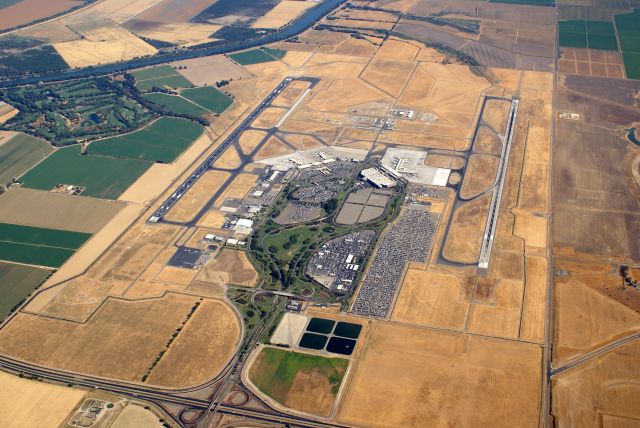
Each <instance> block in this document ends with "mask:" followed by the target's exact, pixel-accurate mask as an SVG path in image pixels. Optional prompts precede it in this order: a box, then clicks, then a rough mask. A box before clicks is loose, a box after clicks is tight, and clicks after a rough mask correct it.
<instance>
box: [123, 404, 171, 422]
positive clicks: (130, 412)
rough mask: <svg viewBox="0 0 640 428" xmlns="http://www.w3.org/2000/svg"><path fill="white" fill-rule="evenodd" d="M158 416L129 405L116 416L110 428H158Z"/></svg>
mask: <svg viewBox="0 0 640 428" xmlns="http://www.w3.org/2000/svg"><path fill="white" fill-rule="evenodd" d="M158 419H159V418H158V416H157V415H156V414H155V413H154V412H153V411H151V410H147V409H146V408H145V407H143V406H137V405H134V404H129V405H127V407H125V408H124V410H123V411H122V412H120V414H119V415H118V417H117V419H116V420H115V421H114V422H113V425H111V428H160V427H161V426H162V425H161V424H160V422H159V420H158Z"/></svg>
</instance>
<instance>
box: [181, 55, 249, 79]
mask: <svg viewBox="0 0 640 428" xmlns="http://www.w3.org/2000/svg"><path fill="white" fill-rule="evenodd" d="M171 66H172V67H174V68H177V69H178V70H177V71H178V73H180V74H182V75H183V76H184V77H186V78H187V80H189V81H190V82H191V83H193V84H194V85H197V86H203V85H215V84H216V82H220V81H222V80H241V79H248V78H250V77H251V74H249V73H248V72H247V71H246V70H245V69H244V68H242V67H240V66H239V65H238V64H236V63H234V62H233V61H231V60H230V59H229V58H227V57H226V56H224V55H214V56H206V57H203V58H194V59H189V60H185V61H177V62H172V63H171ZM182 67H184V68H182Z"/></svg>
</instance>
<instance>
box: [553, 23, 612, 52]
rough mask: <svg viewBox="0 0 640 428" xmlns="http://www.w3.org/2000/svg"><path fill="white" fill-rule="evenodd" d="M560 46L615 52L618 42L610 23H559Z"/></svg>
mask: <svg viewBox="0 0 640 428" xmlns="http://www.w3.org/2000/svg"><path fill="white" fill-rule="evenodd" d="M558 27H559V30H560V35H559V41H560V46H564V47H568V48H588V49H600V50H607V51H617V50H618V42H617V41H616V34H615V30H614V28H613V24H612V23H611V22H606V21H583V20H571V21H559V22H558Z"/></svg>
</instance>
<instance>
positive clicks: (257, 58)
mask: <svg viewBox="0 0 640 428" xmlns="http://www.w3.org/2000/svg"><path fill="white" fill-rule="evenodd" d="M284 55H285V51H283V50H280V49H269V48H261V49H253V50H250V51H245V52H240V53H237V54H231V55H229V58H231V59H232V60H234V61H235V62H237V63H238V64H240V65H250V64H259V63H262V62H271V61H277V60H279V59H282V58H283V57H284Z"/></svg>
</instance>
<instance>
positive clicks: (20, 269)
mask: <svg viewBox="0 0 640 428" xmlns="http://www.w3.org/2000/svg"><path fill="white" fill-rule="evenodd" d="M49 275H51V272H50V271H48V270H45V269H39V268H35V267H31V266H22V265H16V264H13V263H2V262H0V322H1V321H2V320H4V318H5V317H7V316H8V315H9V314H10V313H11V310H12V309H13V308H14V307H15V306H16V305H18V304H20V302H22V301H23V300H24V299H25V298H26V297H27V295H29V294H30V293H31V292H32V291H33V290H35V289H36V288H37V287H39V286H40V284H42V282H43V281H44V280H45V279H47V277H48V276H49ZM0 419H1V418H0Z"/></svg>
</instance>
